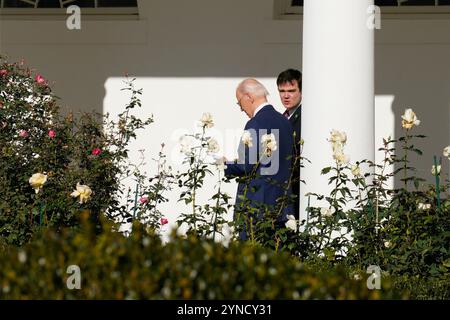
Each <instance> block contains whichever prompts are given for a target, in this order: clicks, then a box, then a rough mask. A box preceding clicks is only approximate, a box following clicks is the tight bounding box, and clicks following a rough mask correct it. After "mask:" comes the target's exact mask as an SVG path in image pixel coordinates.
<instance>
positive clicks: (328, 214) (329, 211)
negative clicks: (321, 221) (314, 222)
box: [320, 207, 336, 217]
mask: <svg viewBox="0 0 450 320" xmlns="http://www.w3.org/2000/svg"><path fill="white" fill-rule="evenodd" d="M335 212H336V209H335V208H334V207H331V208H327V207H323V208H320V214H321V215H322V216H324V217H331V216H332V215H333V213H335Z"/></svg>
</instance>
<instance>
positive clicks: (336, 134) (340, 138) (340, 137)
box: [329, 129, 347, 144]
mask: <svg viewBox="0 0 450 320" xmlns="http://www.w3.org/2000/svg"><path fill="white" fill-rule="evenodd" d="M330 134H331V136H330V140H329V141H330V142H332V143H336V142H338V143H341V144H345V143H346V142H347V134H346V133H345V132H344V131H338V130H336V129H333V130H331V133H330Z"/></svg>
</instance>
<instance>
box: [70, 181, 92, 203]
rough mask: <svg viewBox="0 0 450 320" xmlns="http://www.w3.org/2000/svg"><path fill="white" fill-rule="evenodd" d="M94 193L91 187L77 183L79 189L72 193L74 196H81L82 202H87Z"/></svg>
mask: <svg viewBox="0 0 450 320" xmlns="http://www.w3.org/2000/svg"><path fill="white" fill-rule="evenodd" d="M91 194H92V190H91V188H89V187H88V186H86V185H84V184H80V183H77V189H76V190H75V191H74V192H72V193H71V194H70V195H71V196H72V197H74V198H76V197H80V204H83V203H86V202H87V201H88V200H89V199H90V197H91Z"/></svg>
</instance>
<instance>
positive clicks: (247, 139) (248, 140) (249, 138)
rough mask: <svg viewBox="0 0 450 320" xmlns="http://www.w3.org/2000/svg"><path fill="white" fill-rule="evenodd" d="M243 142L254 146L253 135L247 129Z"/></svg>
mask: <svg viewBox="0 0 450 320" xmlns="http://www.w3.org/2000/svg"><path fill="white" fill-rule="evenodd" d="M242 143H243V144H245V145H246V146H247V147H249V148H251V147H252V146H253V139H252V135H251V134H250V132H249V131H247V130H245V131H244V133H243V134H242Z"/></svg>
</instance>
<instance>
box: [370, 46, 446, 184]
mask: <svg viewBox="0 0 450 320" xmlns="http://www.w3.org/2000/svg"><path fill="white" fill-rule="evenodd" d="M449 56H450V45H447V46H442V48H439V49H438V48H436V47H435V46H433V45H423V44H421V45H417V46H414V48H412V47H411V46H395V45H393V46H379V48H378V49H377V58H376V66H377V69H376V94H389V95H393V96H395V99H394V101H393V104H392V113H393V115H394V119H395V121H394V123H395V130H394V132H393V134H394V139H398V138H399V137H400V136H403V135H404V134H405V131H404V129H403V128H402V126H401V120H402V118H401V116H402V115H403V114H404V112H405V109H407V108H412V109H413V111H414V112H415V113H416V115H417V117H418V119H419V120H421V123H420V126H418V127H414V128H413V129H412V131H411V133H412V134H423V135H426V136H427V137H426V138H425V139H416V140H415V142H414V145H415V146H416V147H417V148H419V149H420V150H422V151H423V155H422V156H419V155H417V154H415V153H411V155H410V156H409V160H410V161H411V163H410V164H411V166H413V167H415V168H416V169H417V173H416V176H418V177H421V178H424V179H426V180H427V182H429V183H432V184H434V183H435V180H434V176H432V174H431V166H432V165H433V163H434V160H433V156H434V155H436V156H437V157H438V159H439V157H443V155H442V151H443V149H444V147H446V146H448V145H449V144H450V64H449V62H448V57H449ZM380 143H381V142H379V141H377V142H376V146H377V147H379V146H380ZM397 150H398V153H399V154H398V155H399V156H401V155H402V154H403V150H401V144H397ZM438 161H439V160H438ZM442 161H443V166H442V169H443V173H445V174H448V168H449V165H448V162H447V161H448V160H446V159H442ZM397 168H398V167H395V168H394V169H397ZM400 179H401V175H398V176H397V177H396V179H395V182H394V183H395V188H400V187H403V186H404V183H403V182H402V181H400Z"/></svg>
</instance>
